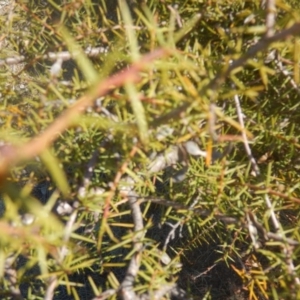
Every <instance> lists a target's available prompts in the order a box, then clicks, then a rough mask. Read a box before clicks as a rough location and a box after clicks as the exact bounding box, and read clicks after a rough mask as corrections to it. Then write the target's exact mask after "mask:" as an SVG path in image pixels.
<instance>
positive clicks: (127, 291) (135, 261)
mask: <svg viewBox="0 0 300 300" xmlns="http://www.w3.org/2000/svg"><path fill="white" fill-rule="evenodd" d="M130 189H132V187H130ZM128 199H129V201H128V202H129V205H130V210H131V214H132V219H133V223H134V232H135V235H134V241H133V243H134V244H133V249H134V251H135V253H134V254H133V256H132V258H131V260H130V263H129V265H128V268H127V272H126V275H125V278H124V280H123V281H122V283H121V286H120V290H119V295H120V296H121V297H122V298H123V299H124V300H134V299H137V296H136V294H135V292H134V290H133V284H134V281H135V278H136V276H137V274H138V271H139V268H140V263H141V254H142V250H143V242H142V239H143V237H144V234H145V232H144V224H143V215H142V211H141V208H140V203H139V200H137V194H136V193H135V192H134V191H133V190H130V191H129V192H128Z"/></svg>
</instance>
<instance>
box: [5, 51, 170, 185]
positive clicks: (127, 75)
mask: <svg viewBox="0 0 300 300" xmlns="http://www.w3.org/2000/svg"><path fill="white" fill-rule="evenodd" d="M168 54H170V50H167V49H157V50H156V51H153V52H150V53H148V54H146V55H144V56H143V57H142V58H141V59H140V60H139V61H137V62H135V63H134V64H132V65H131V66H130V67H128V68H126V69H124V70H121V71H120V72H118V73H117V74H115V75H113V76H111V77H109V78H107V79H105V80H103V81H102V82H100V83H99V84H97V85H96V86H95V87H93V88H92V89H91V90H90V91H89V92H88V93H87V94H85V95H84V96H82V97H81V98H80V99H79V100H78V101H77V102H76V103H75V104H74V105H73V106H71V107H70V108H68V109H67V110H66V111H65V112H64V113H62V114H61V115H60V116H59V117H58V118H57V119H56V120H55V121H54V122H53V123H52V124H51V125H50V126H49V127H48V128H47V129H46V130H45V131H44V132H43V133H41V134H40V135H39V136H37V137H35V138H33V139H32V140H30V141H29V142H28V143H26V144H25V145H22V146H19V147H17V146H9V145H5V146H4V147H1V148H0V183H3V181H4V180H5V177H6V174H7V172H8V170H9V169H10V168H11V167H12V166H14V165H15V164H17V163H19V162H21V161H23V160H28V159H31V158H33V157H35V156H37V155H39V154H40V153H41V152H42V151H43V150H45V149H46V148H47V147H49V146H50V145H51V144H52V142H53V141H54V140H55V139H56V138H57V137H58V136H59V135H60V134H61V133H62V132H63V131H64V130H65V129H67V128H68V127H69V126H70V125H71V124H72V122H73V121H74V119H76V117H78V116H79V115H80V114H82V113H83V112H84V111H85V109H86V108H87V107H88V106H89V105H91V103H92V102H93V101H94V100H95V99H96V98H98V97H101V96H104V95H106V94H108V93H109V92H110V91H112V90H114V89H116V88H118V87H120V86H122V85H123V84H124V83H125V82H138V81H139V80H140V79H141V77H140V75H139V73H140V71H142V70H144V69H145V68H146V67H147V66H148V65H149V63H150V62H152V61H154V60H155V59H157V58H161V57H163V56H166V55H168Z"/></svg>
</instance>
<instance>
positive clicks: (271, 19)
mask: <svg viewBox="0 0 300 300" xmlns="http://www.w3.org/2000/svg"><path fill="white" fill-rule="evenodd" d="M265 9H266V27H267V32H266V37H271V36H273V35H274V33H275V21H276V5H275V0H266V3H265Z"/></svg>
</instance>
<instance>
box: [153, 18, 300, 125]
mask: <svg viewBox="0 0 300 300" xmlns="http://www.w3.org/2000/svg"><path fill="white" fill-rule="evenodd" d="M299 33H300V23H295V24H294V25H293V26H291V27H290V28H288V29H284V30H282V31H280V32H278V33H277V34H274V35H273V36H270V37H264V38H262V39H261V40H259V41H258V42H257V43H256V44H254V45H253V46H252V47H250V48H249V50H248V51H247V52H246V54H244V55H243V56H241V57H240V58H238V59H236V60H234V61H232V62H231V63H230V64H229V66H228V67H227V68H226V69H225V70H224V71H223V72H219V73H218V74H217V75H216V76H215V77H214V78H213V79H212V80H211V81H210V83H209V84H208V85H206V86H204V87H203V88H202V89H201V90H200V92H199V96H200V97H203V96H207V93H208V92H209V91H213V92H215V91H217V89H218V88H219V87H220V86H221V85H222V84H223V83H224V82H225V80H226V79H227V78H228V76H229V75H230V74H231V72H232V71H234V70H235V69H237V68H239V67H242V66H243V65H245V64H246V63H247V61H248V60H249V59H251V58H253V57H255V55H256V54H257V53H258V52H260V51H264V50H266V49H267V48H268V47H269V46H270V45H271V44H272V43H275V42H278V41H283V40H287V39H289V38H291V37H293V36H294V35H297V34H299ZM212 102H213V101H212ZM191 105H193V103H184V104H183V105H181V106H179V107H177V108H175V109H173V110H172V111H170V112H169V113H167V114H165V115H163V116H161V117H158V118H157V119H155V120H154V121H153V122H152V123H151V126H154V127H156V126H159V125H161V124H163V123H164V122H167V121H169V120H171V119H173V118H177V117H178V116H179V115H180V114H181V113H183V112H184V111H186V110H187V109H188V108H189V107H190V106H191Z"/></svg>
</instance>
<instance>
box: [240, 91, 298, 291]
mask: <svg viewBox="0 0 300 300" xmlns="http://www.w3.org/2000/svg"><path fill="white" fill-rule="evenodd" d="M234 101H235V105H236V110H237V114H238V119H239V122H240V125H241V128H242V136H243V139H244V146H245V151H246V153H247V155H248V158H249V160H250V163H251V165H252V168H253V172H254V175H255V176H259V175H260V170H259V167H258V164H257V162H256V160H255V158H254V157H253V155H252V151H251V148H250V146H249V141H248V138H247V135H246V134H245V125H244V117H243V113H242V108H241V105H240V100H239V97H238V95H237V94H235V95H234ZM264 199H265V203H266V205H267V208H268V210H269V212H270V216H271V220H272V223H273V226H274V228H275V231H276V232H277V237H278V232H279V231H280V236H281V237H282V239H283V240H284V242H285V243H284V247H283V253H284V255H285V258H286V263H287V268H288V271H289V273H290V274H291V275H292V276H293V278H294V282H295V284H296V285H297V286H300V280H299V277H298V276H297V274H296V271H295V266H294V263H293V260H292V258H291V256H292V250H291V246H290V245H288V242H287V238H286V236H285V234H284V232H283V231H282V230H280V229H281V226H280V223H279V221H278V220H277V217H276V214H275V211H274V207H273V205H272V202H271V199H270V197H269V195H268V194H264ZM249 226H250V224H249ZM256 229H258V228H257V227H256ZM271 237H272V238H274V235H271Z"/></svg>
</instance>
